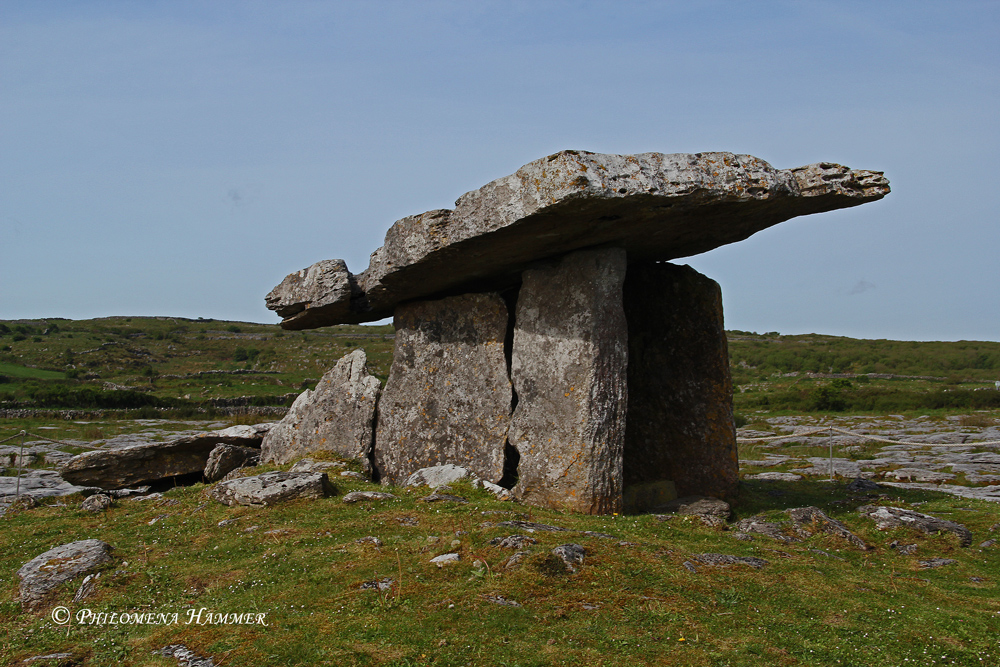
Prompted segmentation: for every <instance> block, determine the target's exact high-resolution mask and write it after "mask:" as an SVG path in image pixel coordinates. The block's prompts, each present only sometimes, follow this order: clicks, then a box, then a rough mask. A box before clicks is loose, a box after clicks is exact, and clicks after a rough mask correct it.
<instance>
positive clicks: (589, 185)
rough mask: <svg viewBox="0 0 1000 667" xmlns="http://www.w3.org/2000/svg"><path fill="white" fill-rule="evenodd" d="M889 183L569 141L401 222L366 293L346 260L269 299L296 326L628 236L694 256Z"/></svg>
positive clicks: (721, 156)
mask: <svg viewBox="0 0 1000 667" xmlns="http://www.w3.org/2000/svg"><path fill="white" fill-rule="evenodd" d="M888 192H889V185H888V181H886V179H885V178H884V177H883V176H882V173H881V172H875V171H864V170H851V169H848V168H847V167H843V166H841V165H837V164H832V163H826V162H824V163H819V164H813V165H809V166H806V167H799V168H797V169H783V170H779V169H775V168H773V167H772V166H771V165H769V164H768V163H767V162H764V161H763V160H760V159H759V158H755V157H753V156H750V155H735V154H733V153H724V152H719V153H695V154H683V153H680V154H663V153H642V154H638V155H602V154H598V153H589V152H586V151H562V152H560V153H556V154H554V155H550V156H548V157H545V158H542V159H540V160H535V161H534V162H531V163H529V164H526V165H524V166H523V167H521V168H520V169H518V170H517V172H515V173H514V174H511V175H510V176H506V177H504V178H500V179H497V180H495V181H493V182H491V183H488V184H486V185H484V186H483V187H482V188H480V189H478V190H474V191H472V192H469V193H466V194H465V195H463V196H462V197H460V198H459V199H458V201H457V202H455V209H454V210H445V209H441V210H435V211H428V212H427V213H423V214H420V215H414V216H409V217H406V218H403V219H402V220H399V221H398V222H396V223H395V224H394V225H393V226H392V227H391V228H390V229H389V231H388V233H387V234H386V237H385V244H384V245H383V246H382V247H381V248H379V249H378V250H376V251H375V252H374V253H373V254H372V258H371V263H370V264H369V266H368V269H367V270H366V271H364V273H362V274H360V275H359V276H358V277H357V279H356V281H357V284H358V286H359V287H360V292H361V293H358V292H356V291H355V290H354V283H353V282H352V277H351V276H350V274H348V273H347V269H346V266H344V267H343V268H341V264H336V265H335V266H334V265H330V266H325V267H320V266H318V265H314V266H313V267H310V268H309V269H307V270H305V271H300V272H298V273H296V274H292V275H291V276H289V277H288V278H286V279H285V281H284V282H283V283H282V284H281V285H279V287H278V288H276V289H275V291H274V292H272V293H271V295H269V301H268V307H269V308H271V309H273V310H276V311H278V312H279V314H282V316H283V317H285V318H286V319H285V320H284V321H283V322H282V326H284V327H286V328H289V329H301V328H308V327H317V326H327V325H331V324H343V323H357V322H366V321H374V320H378V319H381V318H383V317H387V316H389V315H391V314H392V312H393V309H394V308H395V306H396V305H397V304H399V303H402V302H404V301H407V300H414V299H424V298H428V297H430V296H432V295H436V294H440V293H444V292H451V293H455V292H457V291H468V290H467V289H466V288H467V287H468V286H469V285H470V284H475V285H477V286H478V289H480V290H482V289H503V288H505V287H508V286H511V285H514V284H516V283H517V282H518V274H519V273H520V272H521V271H522V270H524V269H526V268H528V267H529V265H530V264H531V263H532V262H535V261H537V260H540V259H544V258H548V257H553V256H556V255H559V254H563V253H568V252H572V251H574V250H578V249H581V248H587V247H593V246H600V245H606V244H610V245H617V246H619V247H622V248H624V249H625V250H627V251H628V253H629V256H630V257H633V258H635V259H637V260H669V259H673V258H677V257H687V256H690V255H695V254H698V253H702V252H705V251H707V250H711V249H712V248H715V247H718V246H721V245H725V244H727V243H733V242H735V241H741V240H743V239H745V238H747V237H749V236H750V235H752V234H754V233H755V232H758V231H760V230H762V229H765V228H767V227H770V226H772V225H775V224H777V223H779V222H782V221H784V220H788V219H789V218H793V217H795V216H799V215H807V214H810V213H818V212H820V211H829V210H834V209H838V208H845V207H848V206H856V205H858V204H863V203H865V202H869V201H875V200H877V199H881V198H882V197H884V196H885V195H886V194H888ZM335 261H336V262H339V260H335ZM313 285H315V288H314V287H313Z"/></svg>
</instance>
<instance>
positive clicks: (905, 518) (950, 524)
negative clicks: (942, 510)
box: [858, 505, 972, 547]
mask: <svg viewBox="0 0 1000 667" xmlns="http://www.w3.org/2000/svg"><path fill="white" fill-rule="evenodd" d="M858 513H859V514H863V515H864V516H867V517H869V518H870V519H872V520H873V521H874V522H875V525H876V526H878V528H879V530H885V529H886V528H899V527H902V526H907V527H909V528H913V529H915V530H919V531H920V532H922V533H925V534H927V535H932V534H935V533H952V534H954V535H955V536H957V537H958V539H959V543H960V544H961V545H962V546H963V547H967V546H969V545H970V544H972V532H971V531H970V530H969V529H968V528H966V527H965V526H963V525H962V524H960V523H955V522H954V521H946V520H945V519H939V518H937V517H934V516H931V515H929V514H921V513H920V512H915V511H913V510H908V509H903V508H901V507H878V506H875V505H864V506H862V507H859V508H858Z"/></svg>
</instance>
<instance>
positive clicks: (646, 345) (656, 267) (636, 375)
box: [624, 262, 739, 509]
mask: <svg viewBox="0 0 1000 667" xmlns="http://www.w3.org/2000/svg"><path fill="white" fill-rule="evenodd" d="M624 294H625V317H626V318H627V319H628V340H629V360H628V386H629V403H628V428H627V429H626V432H625V457H624V459H625V462H624V480H625V488H626V490H625V494H626V497H628V496H630V495H632V494H630V492H629V490H630V489H631V488H635V487H640V488H641V487H646V488H649V485H651V484H654V483H656V482H663V481H673V482H674V485H675V486H676V492H677V494H678V495H680V496H687V495H694V494H697V495H704V496H715V497H717V498H731V497H733V496H734V495H735V493H736V490H737V484H738V480H739V476H738V473H739V461H738V458H737V453H736V428H735V425H734V423H733V384H732V378H731V376H730V371H729V353H728V348H727V344H726V333H725V330H724V327H723V318H722V292H721V290H720V289H719V285H718V283H716V282H715V281H714V280H712V279H711V278H708V277H706V276H704V275H702V274H700V273H698V272H697V271H695V270H694V269H692V268H691V267H689V266H678V265H675V264H668V263H665V262H663V263H641V264H631V265H629V267H628V275H627V276H626V278H625V288H624ZM640 495H641V494H640ZM627 509H629V508H627ZM631 509H642V508H641V507H637V508H631Z"/></svg>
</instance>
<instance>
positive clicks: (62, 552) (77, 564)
mask: <svg viewBox="0 0 1000 667" xmlns="http://www.w3.org/2000/svg"><path fill="white" fill-rule="evenodd" d="M111 550H112V547H111V545H110V544H107V543H106V542H102V541H101V540H80V541H77V542H70V543H69V544H63V545H61V546H58V547H55V548H53V549H49V550H48V551H46V552H45V553H43V554H40V555H38V556H35V557H34V558H32V559H31V560H30V561H28V562H27V563H25V564H24V565H22V566H21V568H20V569H19V570H18V571H17V576H18V578H19V579H20V580H21V581H20V594H21V606H22V607H24V609H25V610H27V611H34V610H36V609H37V608H39V607H40V606H42V604H44V602H45V600H46V598H47V596H48V593H49V592H50V591H52V590H53V589H54V588H56V587H57V586H59V585H60V584H62V583H64V582H66V581H70V580H72V579H75V578H76V577H79V576H81V575H85V574H89V573H91V572H93V571H94V570H96V569H97V568H99V567H100V566H101V565H103V564H105V563H107V562H109V561H110V560H111Z"/></svg>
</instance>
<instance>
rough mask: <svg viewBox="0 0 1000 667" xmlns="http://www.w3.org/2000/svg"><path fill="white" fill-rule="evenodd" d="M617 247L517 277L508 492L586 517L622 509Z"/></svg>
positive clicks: (623, 351) (622, 330)
mask: <svg viewBox="0 0 1000 667" xmlns="http://www.w3.org/2000/svg"><path fill="white" fill-rule="evenodd" d="M624 279H625V252H624V251H623V250H621V249H620V248H606V249H601V250H586V251H579V252H575V253H571V254H569V255H566V256H565V257H563V258H562V259H561V260H559V261H558V263H556V264H555V265H554V266H551V267H545V268H538V269H532V270H530V271H525V272H524V275H523V283H522V285H521V290H520V292H519V293H518V298H517V314H516V317H515V325H514V343H513V353H512V360H511V379H512V380H513V382H514V390H515V392H516V393H517V407H516V408H515V410H514V415H513V417H512V418H511V426H510V433H509V442H510V445H511V446H513V447H514V448H515V449H516V450H517V452H518V454H519V455H520V462H519V464H518V482H517V484H516V486H514V488H513V489H512V490H513V493H514V495H515V496H516V497H517V498H519V499H521V500H524V501H526V502H529V503H531V504H535V505H541V506H545V507H552V508H557V509H567V510H573V511H579V512H584V513H589V514H610V513H612V512H619V511H621V509H622V448H623V443H624V439H625V413H626V404H627V390H626V386H625V369H626V364H627V361H628V343H627V331H626V325H625V313H624V311H623V309H622V283H623V281H624Z"/></svg>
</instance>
